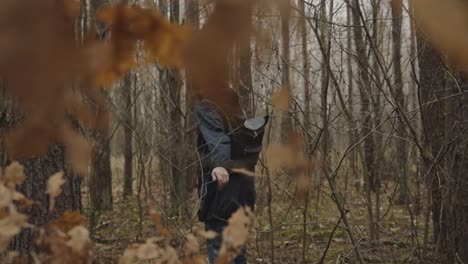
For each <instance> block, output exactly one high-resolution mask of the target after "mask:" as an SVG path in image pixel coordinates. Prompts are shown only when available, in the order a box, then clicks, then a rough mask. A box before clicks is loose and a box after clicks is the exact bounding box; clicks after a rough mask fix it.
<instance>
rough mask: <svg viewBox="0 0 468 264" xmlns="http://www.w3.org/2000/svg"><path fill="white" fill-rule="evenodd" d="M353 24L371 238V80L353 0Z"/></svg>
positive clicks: (372, 169)
mask: <svg viewBox="0 0 468 264" xmlns="http://www.w3.org/2000/svg"><path fill="white" fill-rule="evenodd" d="M352 5H353V6H352V8H353V12H352V15H353V24H354V42H355V45H356V52H357V60H358V66H359V82H358V86H359V93H360V97H361V116H362V119H363V121H362V135H364V136H367V138H366V139H365V140H364V177H365V180H366V199H367V203H368V205H367V207H368V214H369V232H370V237H371V239H375V235H376V233H375V225H374V215H373V209H372V204H373V203H372V192H373V191H375V153H374V151H375V142H374V136H373V134H372V128H373V122H372V113H371V104H370V102H371V100H370V99H371V97H372V93H371V82H370V76H369V70H370V67H369V59H368V57H367V52H366V44H365V43H364V35H363V31H362V28H361V21H360V13H359V12H360V8H359V1H358V0H353V2H352Z"/></svg>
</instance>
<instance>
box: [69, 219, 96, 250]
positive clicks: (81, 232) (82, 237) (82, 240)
mask: <svg viewBox="0 0 468 264" xmlns="http://www.w3.org/2000/svg"><path fill="white" fill-rule="evenodd" d="M67 234H68V235H69V236H70V240H68V241H67V246H69V247H71V248H72V249H73V250H75V251H76V252H82V251H83V250H84V249H85V247H86V246H88V245H90V244H91V240H90V238H89V231H88V229H86V227H84V226H81V225H79V226H75V227H74V228H72V229H71V230H70V231H68V233H67Z"/></svg>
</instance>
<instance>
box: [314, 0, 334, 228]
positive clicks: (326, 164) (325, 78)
mask: <svg viewBox="0 0 468 264" xmlns="http://www.w3.org/2000/svg"><path fill="white" fill-rule="evenodd" d="M328 10H329V15H327V5H326V0H322V2H321V4H320V19H321V21H322V23H321V25H320V29H321V30H320V31H321V36H320V38H321V39H322V40H321V42H322V43H323V45H324V47H323V48H324V50H325V53H324V54H322V66H321V69H320V70H321V71H320V74H321V96H320V99H321V119H322V138H321V140H322V141H321V151H322V156H323V164H322V176H319V177H318V179H317V182H316V197H315V199H316V204H315V217H316V219H315V220H316V221H317V222H318V217H319V204H320V192H321V191H322V190H321V189H322V182H323V179H326V177H327V175H330V173H331V167H330V166H331V164H330V138H331V137H330V131H329V129H328V128H329V118H328V114H329V113H328V112H329V109H328V89H329V86H330V72H329V69H330V66H329V65H330V55H331V54H330V50H331V30H332V28H331V27H332V26H331V25H332V23H333V0H331V1H330V6H329V9H328ZM317 175H320V174H317Z"/></svg>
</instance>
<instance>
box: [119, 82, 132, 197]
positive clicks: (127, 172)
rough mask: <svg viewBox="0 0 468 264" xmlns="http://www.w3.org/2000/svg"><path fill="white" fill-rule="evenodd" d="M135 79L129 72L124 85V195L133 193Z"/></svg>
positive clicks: (127, 195)
mask: <svg viewBox="0 0 468 264" xmlns="http://www.w3.org/2000/svg"><path fill="white" fill-rule="evenodd" d="M133 79H134V75H133V73H127V75H126V76H125V79H124V83H123V85H122V99H123V101H124V113H123V114H124V187H123V196H124V197H129V196H131V195H132V194H133V118H132V89H133V83H134V82H133Z"/></svg>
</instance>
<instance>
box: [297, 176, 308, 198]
mask: <svg viewBox="0 0 468 264" xmlns="http://www.w3.org/2000/svg"><path fill="white" fill-rule="evenodd" d="M310 183H311V180H310V177H308V176H307V175H306V174H305V173H301V174H299V176H297V178H296V197H297V198H298V199H299V200H304V198H305V197H307V195H308V194H309V191H310Z"/></svg>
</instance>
